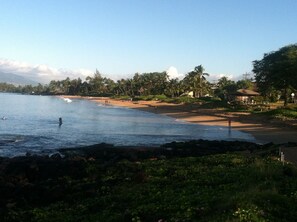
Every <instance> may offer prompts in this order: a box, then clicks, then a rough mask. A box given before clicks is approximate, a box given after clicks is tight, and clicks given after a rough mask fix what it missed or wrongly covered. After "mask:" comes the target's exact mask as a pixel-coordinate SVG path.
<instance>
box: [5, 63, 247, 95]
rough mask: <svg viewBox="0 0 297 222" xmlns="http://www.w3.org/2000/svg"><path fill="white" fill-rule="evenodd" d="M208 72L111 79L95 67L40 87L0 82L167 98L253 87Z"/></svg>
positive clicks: (49, 91) (40, 90)
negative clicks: (85, 73)
mask: <svg viewBox="0 0 297 222" xmlns="http://www.w3.org/2000/svg"><path fill="white" fill-rule="evenodd" d="M208 75H209V74H208V73H205V72H204V68H203V66H202V65H199V66H197V67H195V68H194V70H193V71H191V72H189V73H187V74H186V75H185V77H184V78H183V79H182V80H179V79H178V78H173V79H171V78H169V76H168V74H167V73H166V72H152V73H142V74H140V73H136V74H134V76H133V77H132V78H127V79H120V80H117V81H113V80H112V79H109V78H106V77H103V76H102V74H101V73H100V72H99V71H98V70H96V72H95V73H94V75H93V76H92V77H91V76H88V77H87V78H86V79H85V81H82V79H80V78H77V79H72V80H71V79H70V78H68V77H67V78H66V79H64V80H52V81H51V82H50V83H49V84H46V85H42V84H38V85H37V86H32V85H26V86H15V85H12V84H7V83H0V91H2V92H15V93H24V94H38V95H81V96H129V97H132V98H133V97H137V96H150V95H165V96H166V97H172V98H173V97H179V96H181V95H187V93H189V92H193V96H194V97H203V96H205V95H207V96H214V95H216V96H218V97H220V98H222V99H223V98H225V97H226V95H227V94H228V93H230V92H234V91H236V90H237V89H239V88H242V87H243V88H251V87H252V82H251V80H240V81H238V82H234V81H231V80H229V79H228V78H227V77H222V78H221V79H219V81H218V83H217V84H212V83H210V82H209V81H207V80H206V76H208Z"/></svg>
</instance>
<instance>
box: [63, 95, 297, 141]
mask: <svg viewBox="0 0 297 222" xmlns="http://www.w3.org/2000/svg"><path fill="white" fill-rule="evenodd" d="M61 97H67V98H73V99H87V100H89V101H92V102H96V103H100V104H103V105H104V104H106V105H112V106H119V107H126V108H130V109H137V110H141V111H145V112H151V113H155V114H160V115H166V116H169V117H172V118H175V119H176V120H181V121H185V122H189V123H195V124H201V125H208V126H223V127H228V126H229V119H230V120H231V129H234V130H238V131H242V132H245V133H248V134H251V135H252V136H253V137H255V139H256V140H257V141H259V142H260V143H269V142H273V143H276V144H281V143H288V142H297V130H296V129H294V128H293V127H292V126H288V125H286V124H280V123H278V122H271V121H268V120H265V119H263V118H262V117H261V116H255V115H252V114H250V113H239V112H226V111H224V110H219V109H202V108H200V107H199V106H198V105H195V104H192V105H188V104H173V103H165V102H160V101H127V100H118V99H111V98H108V97H82V96H61Z"/></svg>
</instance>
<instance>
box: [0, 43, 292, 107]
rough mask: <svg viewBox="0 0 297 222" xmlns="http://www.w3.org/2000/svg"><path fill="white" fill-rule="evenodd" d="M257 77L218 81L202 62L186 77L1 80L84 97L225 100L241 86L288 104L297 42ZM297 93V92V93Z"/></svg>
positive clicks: (260, 67)
mask: <svg viewBox="0 0 297 222" xmlns="http://www.w3.org/2000/svg"><path fill="white" fill-rule="evenodd" d="M253 72H254V77H255V82H253V81H252V80H253V78H250V79H248V78H245V79H243V80H239V81H237V82H234V81H232V80H230V79H228V78H227V77H222V78H220V79H219V80H218V82H217V83H216V84H214V83H210V82H209V81H207V80H206V76H208V75H209V74H208V73H205V72H204V68H203V66H202V65H199V66H196V67H195V68H194V70H193V71H191V72H189V73H187V74H186V75H185V77H184V78H183V79H182V80H179V79H177V78H174V79H170V78H169V76H168V74H167V73H166V72H152V73H142V74H140V73H136V74H134V76H133V77H132V78H126V79H120V80H117V81H114V80H112V79H110V78H106V77H104V76H103V75H102V74H101V73H100V72H99V71H98V70H96V71H95V73H94V75H93V76H88V77H87V78H86V79H85V80H84V81H83V80H82V79H80V78H77V79H72V80H71V79H70V78H66V79H64V80H52V81H51V82H50V83H49V84H46V85H42V84H38V85H37V86H32V85H26V86H15V85H12V84H7V83H0V91H1V92H16V93H26V94H32V93H34V94H41V95H62V94H63V95H81V96H129V97H137V96H149V95H165V96H167V97H179V96H181V95H185V94H187V93H189V92H193V96H194V97H203V96H205V95H209V96H217V97H220V98H221V99H225V98H226V97H227V95H228V94H230V93H234V92H236V90H237V89H241V88H243V89H254V88H255V87H256V89H257V90H258V91H259V92H260V93H261V95H262V96H263V98H264V100H266V101H275V100H277V99H278V98H279V97H282V98H283V99H284V105H287V104H288V101H289V98H290V95H292V93H294V92H296V89H297V44H292V45H288V46H285V47H282V48H280V49H279V50H277V51H273V52H270V53H265V54H264V56H263V58H262V59H261V60H255V61H253ZM295 94H296V93H295Z"/></svg>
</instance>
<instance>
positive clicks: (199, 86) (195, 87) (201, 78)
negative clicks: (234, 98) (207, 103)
mask: <svg viewBox="0 0 297 222" xmlns="http://www.w3.org/2000/svg"><path fill="white" fill-rule="evenodd" d="M205 76H209V74H208V73H204V68H203V66H202V65H199V66H196V67H195V68H194V70H193V71H191V72H189V73H188V74H187V75H186V77H185V78H184V80H183V82H184V85H185V87H187V88H188V89H189V90H191V91H193V92H194V97H201V96H203V94H204V93H206V92H208V90H209V84H208V82H207V81H206V78H205Z"/></svg>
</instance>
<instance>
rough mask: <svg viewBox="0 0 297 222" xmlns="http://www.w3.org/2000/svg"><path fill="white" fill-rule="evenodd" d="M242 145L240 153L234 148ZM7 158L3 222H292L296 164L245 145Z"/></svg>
mask: <svg viewBox="0 0 297 222" xmlns="http://www.w3.org/2000/svg"><path fill="white" fill-rule="evenodd" d="M236 150H237V151H236ZM81 152H82V151H81V150H80V151H79V153H80V154H77V153H75V152H74V151H67V152H66V153H65V155H66V157H65V158H63V159H62V158H60V157H59V156H57V155H56V156H53V157H52V158H46V157H23V158H21V157H19V158H16V159H11V160H9V159H2V160H1V165H0V166H1V169H2V172H1V175H0V176H1V177H0V178H1V180H0V186H1V189H0V192H1V198H0V220H1V221H4V222H5V221H18V222H20V221H32V222H33V221H42V222H45V221H55V222H56V221H69V222H70V221H71V222H73V221H294V220H295V218H296V217H297V193H296V190H297V169H296V167H295V166H294V165H291V164H287V163H286V164H284V165H283V164H282V163H281V162H280V161H279V160H278V158H277V155H278V147H277V146H275V145H273V144H270V145H269V144H267V145H265V146H261V145H256V144H252V143H241V142H218V141H214V142H208V141H196V142H194V141H193V142H190V143H172V144H167V145H166V146H164V148H162V149H152V150H148V149H136V150H135V149H132V150H131V149H129V148H126V149H125V148H124V149H118V148H112V147H107V148H104V149H100V148H98V147H96V146H94V147H92V148H89V149H85V151H84V152H83V153H81Z"/></svg>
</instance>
